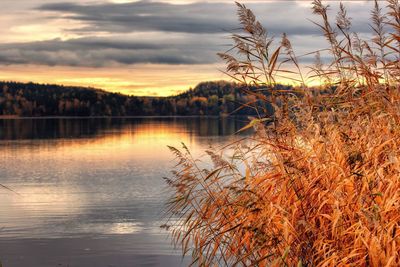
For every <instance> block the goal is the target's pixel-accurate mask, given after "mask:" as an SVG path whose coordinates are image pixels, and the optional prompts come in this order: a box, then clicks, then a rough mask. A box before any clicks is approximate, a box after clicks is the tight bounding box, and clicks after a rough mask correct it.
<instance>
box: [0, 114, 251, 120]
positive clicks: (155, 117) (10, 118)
mask: <svg viewBox="0 0 400 267" xmlns="http://www.w3.org/2000/svg"><path fill="white" fill-rule="evenodd" d="M240 117H242V118H245V117H246V116H245V115H187V116H186V115H178V116H175V115H166V116H159V115H158V116H144V115H143V116H36V117H21V116H17V115H0V120H26V119H158V118H160V119H163V118H165V119H168V118H209V119H226V118H240Z"/></svg>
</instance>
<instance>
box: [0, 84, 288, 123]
mask: <svg viewBox="0 0 400 267" xmlns="http://www.w3.org/2000/svg"><path fill="white" fill-rule="evenodd" d="M277 86H278V87H279V89H290V88H291V87H288V86H283V85H277ZM241 89H242V88H240V86H239V85H237V84H235V83H230V82H226V81H217V82H203V83H200V84H198V85H197V86H196V87H195V88H193V89H189V90H188V91H186V92H184V93H182V94H179V95H176V96H171V97H137V96H128V95H124V94H119V93H110V92H106V91H104V90H100V89H94V88H84V87H70V86H60V85H47V84H35V83H18V82H0V116H19V117H41V116H82V117H83V116H190V115H206V116H207V115H208V116H218V115H227V114H233V115H254V114H256V111H255V110H254V109H253V108H250V107H243V104H245V103H253V102H255V103H257V101H258V100H257V99H256V97H255V96H254V95H251V94H247V93H245V92H244V91H243V90H241ZM250 89H252V90H255V89H257V88H250ZM263 94H266V93H265V92H264V93H263ZM258 105H264V106H266V109H267V110H270V107H269V106H268V103H267V104H265V103H261V102H260V103H258ZM240 107H242V108H240Z"/></svg>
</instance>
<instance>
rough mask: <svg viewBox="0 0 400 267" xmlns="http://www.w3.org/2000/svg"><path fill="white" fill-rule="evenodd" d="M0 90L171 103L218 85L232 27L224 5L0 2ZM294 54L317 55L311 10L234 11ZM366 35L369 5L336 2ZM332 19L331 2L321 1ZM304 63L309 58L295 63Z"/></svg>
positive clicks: (123, 0)
mask: <svg viewBox="0 0 400 267" xmlns="http://www.w3.org/2000/svg"><path fill="white" fill-rule="evenodd" d="M0 1H1V8H0V80H17V81H34V82H41V83H58V84H66V85H83V86H94V87H99V88H103V89H106V90H110V91H118V92H123V93H128V94H134V95H160V96H165V95H171V94H176V93H177V92H179V91H182V90H185V89H187V88H189V87H193V86H195V85H196V84H197V83H198V82H200V81H206V80H220V79H225V78H226V77H225V76H224V75H223V74H221V72H220V71H219V69H223V64H222V62H221V61H220V60H219V59H218V57H217V56H216V53H217V52H222V51H225V50H227V49H228V48H229V44H230V41H229V38H228V36H229V32H231V31H233V30H234V29H235V28H237V27H238V24H237V20H236V7H235V5H234V3H233V1H231V0H229V1H225V0H220V1H197V2H195V1H187V0H171V1H169V0H166V1H162V0H160V1H158V0H154V1H150V0H142V1H132V0H131V1H129V0H0ZM241 2H242V3H244V4H246V5H247V6H248V7H250V8H251V9H252V10H253V11H254V13H255V14H256V15H257V16H258V18H259V20H260V21H261V22H262V23H263V25H264V26H265V27H266V28H268V30H269V32H270V33H271V34H272V35H275V36H276V37H277V38H279V36H280V35H281V33H283V32H286V33H287V34H288V35H289V38H290V39H291V41H292V44H293V46H294V47H295V49H296V51H297V53H298V54H302V53H307V52H311V51H314V50H316V49H320V48H324V47H325V46H326V44H325V42H324V40H323V38H322V37H321V36H320V33H319V32H318V29H317V28H316V27H315V26H314V25H313V24H312V23H311V22H310V19H311V20H315V21H318V18H317V17H315V16H314V15H312V12H311V9H310V7H311V4H310V3H311V1H295V0H292V1H282V0H279V1H271V0H270V1H265V0H264V1H262V0H259V1H241ZM345 2H346V5H347V6H348V9H349V14H350V16H351V17H352V18H353V24H354V30H355V31H357V32H359V33H366V32H368V31H369V27H368V25H367V24H366V23H367V20H368V17H369V14H370V12H369V9H370V8H371V6H372V3H371V1H345ZM329 4H330V5H331V6H332V15H333V17H334V16H335V14H334V13H335V9H336V7H337V6H338V2H337V1H329ZM303 61H305V62H307V61H311V58H303Z"/></svg>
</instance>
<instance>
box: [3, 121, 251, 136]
mask: <svg viewBox="0 0 400 267" xmlns="http://www.w3.org/2000/svg"><path fill="white" fill-rule="evenodd" d="M245 124H246V119H245V118H240V117H231V118H200V117H197V118H196V117H193V118H172V117H171V118H87V119H81V118H79V119H70V118H54V119H7V120H0V140H24V139H60V138H90V137H92V138H94V137H97V136H101V135H104V134H105V132H109V131H115V132H127V131H129V132H132V133H133V134H134V133H135V131H138V130H140V129H141V128H146V129H147V130H148V131H157V130H159V129H160V128H162V129H163V130H165V129H168V128H171V129H175V130H176V129H180V131H185V132H188V133H192V134H194V135H199V136H223V135H231V134H234V133H235V132H237V131H238V130H239V129H240V128H241V127H243V126H244V125H245Z"/></svg>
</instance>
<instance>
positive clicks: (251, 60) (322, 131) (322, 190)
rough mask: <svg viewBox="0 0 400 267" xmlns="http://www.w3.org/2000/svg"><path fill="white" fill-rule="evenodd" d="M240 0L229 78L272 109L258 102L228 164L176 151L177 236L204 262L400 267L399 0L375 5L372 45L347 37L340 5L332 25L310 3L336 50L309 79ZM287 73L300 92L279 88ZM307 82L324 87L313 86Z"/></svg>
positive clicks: (172, 208) (173, 207)
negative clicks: (210, 165) (248, 87)
mask: <svg viewBox="0 0 400 267" xmlns="http://www.w3.org/2000/svg"><path fill="white" fill-rule="evenodd" d="M237 5H238V16H239V21H240V24H241V28H242V33H241V34H234V35H232V40H233V42H234V45H233V48H232V50H230V51H228V52H226V53H222V54H220V56H221V57H222V58H223V59H224V60H225V61H226V63H227V69H226V73H227V74H228V75H229V76H230V77H232V78H233V79H235V80H237V81H239V82H241V83H242V84H244V85H257V86H258V88H263V89H262V90H266V91H268V92H269V93H268V94H265V93H263V92H260V91H254V90H253V91H251V90H248V93H249V94H252V95H254V96H256V97H257V98H258V100H262V101H264V102H271V103H272V104H273V106H274V114H273V115H271V116H269V117H267V116H265V114H267V113H266V112H263V110H262V106H261V107H257V108H258V109H260V117H259V118H256V119H253V120H252V121H250V123H249V125H248V127H245V128H249V127H254V128H255V129H256V133H255V134H254V135H253V136H251V137H249V138H247V139H246V140H241V141H239V142H237V143H234V144H232V145H231V148H233V149H234V150H233V151H234V152H233V153H232V155H231V156H230V157H224V156H222V155H224V154H222V153H220V152H219V151H208V152H207V153H208V154H209V156H210V159H211V161H212V162H213V164H214V167H213V168H211V169H204V168H203V167H204V166H203V165H202V164H199V162H198V160H197V159H195V158H193V157H192V156H191V154H190V151H189V149H188V148H187V147H185V146H184V147H183V149H182V150H178V149H176V148H172V147H171V151H172V152H173V153H174V154H175V156H176V157H177V159H178V164H177V166H176V169H175V170H174V171H173V177H172V178H169V179H167V183H168V184H169V185H170V187H171V188H172V189H173V192H174V195H173V196H172V198H171V201H170V202H169V204H168V207H169V214H171V216H178V217H179V218H181V220H179V221H178V222H177V223H175V225H173V238H174V240H175V241H176V243H177V244H180V245H181V246H182V248H183V250H184V252H185V253H189V252H191V254H192V257H193V263H194V264H196V265H201V266H211V265H217V264H221V265H226V266H235V265H241V266H281V265H284V266H295V265H297V266H343V265H351V266H400V83H399V82H400V81H399V79H400V63H399V59H400V58H399V56H400V4H399V2H398V0H387V1H386V2H384V3H382V2H378V1H375V2H374V6H373V9H372V11H371V21H370V23H371V30H372V35H373V38H372V39H371V40H362V39H361V38H360V37H359V36H358V35H357V34H356V33H353V32H351V20H350V19H349V18H348V15H347V11H346V8H345V6H344V5H342V4H341V5H340V10H339V12H338V14H337V16H336V17H335V18H334V19H333V20H331V18H330V17H329V16H328V10H329V7H328V6H326V5H324V4H323V3H322V2H321V1H320V0H314V1H313V2H312V11H313V13H314V14H316V15H318V16H319V17H320V20H319V21H317V22H315V24H316V27H319V28H320V29H321V30H322V33H323V35H324V36H325V38H326V40H327V42H328V48H326V49H321V50H320V51H316V52H315V55H316V59H317V61H316V63H315V64H314V65H313V66H310V69H311V71H312V72H311V73H310V74H308V75H305V74H303V73H302V70H303V68H301V67H300V63H299V58H298V57H297V56H296V54H295V52H294V49H293V48H292V45H291V43H290V41H289V39H288V37H287V36H286V35H283V38H282V40H280V41H274V40H273V38H271V37H269V35H268V33H267V31H266V30H265V29H264V28H263V27H262V26H261V24H260V23H259V22H258V21H257V20H256V18H255V16H254V14H253V13H252V11H251V10H249V9H247V7H246V6H244V5H242V4H237ZM326 50H328V51H329V52H330V54H331V55H332V61H331V62H330V63H328V64H325V65H324V64H322V62H321V60H320V53H323V52H324V51H326ZM289 64H291V65H289ZM285 66H286V67H285ZM281 76H284V77H288V78H290V79H292V80H294V81H297V82H298V84H299V86H297V87H296V88H294V89H293V90H277V89H275V88H276V87H274V84H275V83H276V80H278V78H279V77H281ZM310 79H317V80H320V81H323V82H324V84H323V85H321V86H320V88H308V87H306V83H307V81H309V80H310ZM248 104H252V103H248Z"/></svg>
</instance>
